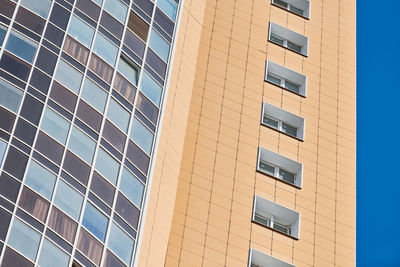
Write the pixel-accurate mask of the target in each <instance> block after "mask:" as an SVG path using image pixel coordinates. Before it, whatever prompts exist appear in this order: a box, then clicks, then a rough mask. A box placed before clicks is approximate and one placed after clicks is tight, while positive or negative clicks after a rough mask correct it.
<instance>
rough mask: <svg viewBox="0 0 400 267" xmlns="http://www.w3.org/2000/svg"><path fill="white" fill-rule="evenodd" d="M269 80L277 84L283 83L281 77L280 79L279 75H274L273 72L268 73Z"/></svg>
mask: <svg viewBox="0 0 400 267" xmlns="http://www.w3.org/2000/svg"><path fill="white" fill-rule="evenodd" d="M267 81H269V82H272V83H274V84H276V85H279V86H280V85H281V79H279V78H278V77H275V76H272V75H271V74H269V73H268V74H267Z"/></svg>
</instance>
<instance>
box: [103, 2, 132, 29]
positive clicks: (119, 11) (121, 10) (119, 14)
mask: <svg viewBox="0 0 400 267" xmlns="http://www.w3.org/2000/svg"><path fill="white" fill-rule="evenodd" d="M104 9H105V10H106V11H107V12H108V13H110V14H111V15H113V16H114V17H115V18H116V19H117V20H119V22H121V23H122V24H125V19H126V14H127V13H128V7H127V6H126V5H125V4H124V3H122V2H121V1H120V0H105V3H104Z"/></svg>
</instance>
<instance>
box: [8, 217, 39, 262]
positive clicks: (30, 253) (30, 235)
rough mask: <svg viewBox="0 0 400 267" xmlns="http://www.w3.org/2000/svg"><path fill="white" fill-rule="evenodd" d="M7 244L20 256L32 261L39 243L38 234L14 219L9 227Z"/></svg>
mask: <svg viewBox="0 0 400 267" xmlns="http://www.w3.org/2000/svg"><path fill="white" fill-rule="evenodd" d="M9 236H10V238H9V240H8V244H9V245H10V246H11V247H13V248H15V249H16V250H17V251H18V252H20V253H21V254H22V255H24V256H25V257H27V258H28V259H30V260H31V261H34V260H35V259H36V254H37V251H38V247H39V242H40V236H41V235H40V234H39V233H38V232H36V231H35V230H33V229H32V228H31V227H29V226H28V225H26V224H25V223H23V222H22V221H20V220H19V219H17V218H16V219H15V220H14V223H13V226H12V227H11V230H10V234H9Z"/></svg>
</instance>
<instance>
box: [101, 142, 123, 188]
mask: <svg viewBox="0 0 400 267" xmlns="http://www.w3.org/2000/svg"><path fill="white" fill-rule="evenodd" d="M119 167H120V164H119V162H118V161H116V160H115V159H114V158H113V157H111V156H110V155H109V154H108V153H107V152H105V151H104V150H103V149H102V148H100V149H99V151H98V153H97V160H96V166H95V168H96V170H98V171H99V172H100V173H101V174H102V175H103V176H104V177H105V178H106V179H107V180H108V181H109V182H111V183H112V184H113V185H115V184H116V183H117V178H118V173H119Z"/></svg>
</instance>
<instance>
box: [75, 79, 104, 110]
mask: <svg viewBox="0 0 400 267" xmlns="http://www.w3.org/2000/svg"><path fill="white" fill-rule="evenodd" d="M81 97H82V98H83V99H84V100H85V101H86V102H87V103H89V104H90V105H92V106H93V107H94V108H95V109H97V110H98V111H100V112H101V113H104V108H105V105H106V101H107V93H106V92H105V91H104V90H103V89H101V88H100V87H99V86H98V85H96V84H95V83H94V82H92V81H91V80H89V79H87V78H86V79H85V82H84V84H83V87H82V94H81Z"/></svg>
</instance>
